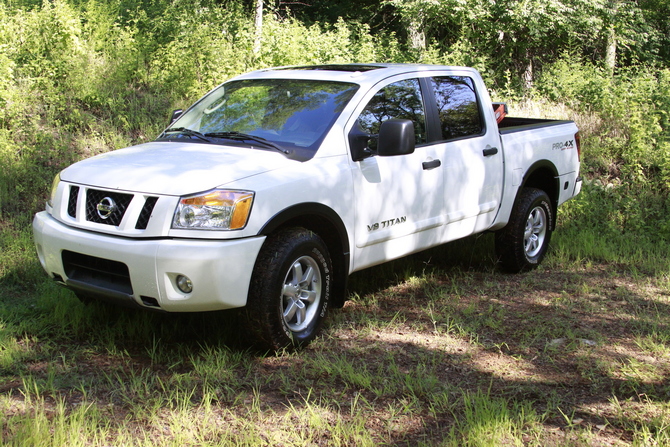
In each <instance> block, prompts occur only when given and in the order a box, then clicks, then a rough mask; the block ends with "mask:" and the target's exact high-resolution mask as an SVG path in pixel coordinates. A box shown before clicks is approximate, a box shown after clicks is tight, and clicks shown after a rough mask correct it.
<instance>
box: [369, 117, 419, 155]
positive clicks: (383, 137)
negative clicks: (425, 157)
mask: <svg viewBox="0 0 670 447" xmlns="http://www.w3.org/2000/svg"><path fill="white" fill-rule="evenodd" d="M414 147H415V137H414V123H413V122H412V121H411V120H403V119H397V118H391V119H389V120H386V121H384V122H383V123H382V125H381V127H380V128H379V140H378V143H377V155H379V156H382V157H391V156H393V155H406V154H411V153H413V152H414Z"/></svg>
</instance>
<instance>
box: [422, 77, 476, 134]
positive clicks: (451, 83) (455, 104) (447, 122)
mask: <svg viewBox="0 0 670 447" xmlns="http://www.w3.org/2000/svg"><path fill="white" fill-rule="evenodd" d="M431 82H432V85H433V91H434V92H435V100H436V102H437V110H438V113H439V115H440V127H441V130H442V139H443V140H453V139H456V138H464V137H469V136H474V135H481V134H482V133H483V130H484V127H483V125H482V122H483V121H482V118H481V115H480V113H479V104H478V103H477V94H476V93H475V83H474V81H473V80H472V79H471V78H469V77H467V76H444V77H436V78H432V79H431Z"/></svg>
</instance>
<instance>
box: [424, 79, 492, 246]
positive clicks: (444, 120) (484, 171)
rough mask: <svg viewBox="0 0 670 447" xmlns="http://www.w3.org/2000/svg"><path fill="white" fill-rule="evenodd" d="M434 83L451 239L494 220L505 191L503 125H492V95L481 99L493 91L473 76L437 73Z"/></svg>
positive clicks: (448, 232)
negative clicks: (486, 91) (502, 146)
mask: <svg viewBox="0 0 670 447" xmlns="http://www.w3.org/2000/svg"><path fill="white" fill-rule="evenodd" d="M479 85H480V86H481V87H482V88H483V85H482V84H481V82H480V83H479ZM430 89H431V95H430V97H431V98H435V103H436V108H437V119H439V128H440V132H439V135H438V137H437V138H438V139H439V140H440V141H439V142H437V143H436V144H435V150H436V151H438V152H439V153H440V154H441V159H442V166H443V169H444V207H445V213H446V216H445V217H446V224H447V226H446V228H445V231H446V234H445V240H453V239H456V238H459V237H463V236H467V235H469V234H472V233H475V232H479V231H483V230H485V229H487V228H489V227H490V226H491V225H492V224H493V221H494V219H495V217H496V214H497V212H498V209H499V208H500V200H501V197H502V192H503V191H502V187H503V153H502V150H501V149H502V148H501V147H499V145H500V135H499V132H498V128H497V126H495V124H493V125H487V119H486V117H487V116H488V115H492V113H490V112H491V111H489V110H485V109H484V108H483V107H484V106H483V104H484V103H486V104H488V99H487V100H486V102H484V101H481V100H480V97H481V96H482V94H485V95H486V98H488V94H486V93H485V92H478V91H477V82H476V81H475V79H474V78H473V77H472V76H468V75H467V74H463V75H460V74H459V75H449V76H435V77H432V78H430ZM489 118H490V120H488V123H492V116H491V117H489Z"/></svg>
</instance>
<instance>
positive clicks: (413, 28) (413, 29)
mask: <svg viewBox="0 0 670 447" xmlns="http://www.w3.org/2000/svg"><path fill="white" fill-rule="evenodd" d="M423 28H424V27H423V20H421V18H418V17H417V18H413V19H411V21H410V22H409V24H408V29H407V32H408V34H409V41H410V45H411V46H412V49H413V50H421V51H422V50H425V49H426V33H425V32H424V31H423Z"/></svg>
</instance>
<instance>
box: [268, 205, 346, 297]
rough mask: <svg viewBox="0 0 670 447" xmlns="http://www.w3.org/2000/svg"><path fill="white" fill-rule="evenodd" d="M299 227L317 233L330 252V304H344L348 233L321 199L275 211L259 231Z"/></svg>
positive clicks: (337, 216) (270, 232) (273, 231)
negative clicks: (331, 271)
mask: <svg viewBox="0 0 670 447" xmlns="http://www.w3.org/2000/svg"><path fill="white" fill-rule="evenodd" d="M289 227H302V228H305V229H307V230H310V231H313V232H314V233H316V234H318V235H319V237H320V238H321V239H322V240H323V242H324V243H325V244H326V247H327V248H328V251H329V253H330V257H331V261H332V263H333V269H334V270H335V272H334V274H335V275H334V276H335V281H334V283H333V296H332V300H331V307H335V308H339V307H342V306H343V305H344V301H345V298H346V290H347V283H348V278H349V265H350V262H351V260H350V258H351V254H350V250H349V236H348V234H347V229H346V226H345V225H344V222H342V219H341V218H340V216H339V215H338V214H337V213H336V212H335V211H334V210H333V209H332V208H330V207H328V206H326V205H324V204H322V203H315V202H314V203H301V204H298V205H293V206H291V207H289V208H286V209H284V210H282V211H280V212H279V213H277V214H275V215H274V216H273V217H272V218H271V219H270V220H269V221H268V222H267V223H266V224H265V225H264V226H263V228H261V230H260V231H259V235H263V236H268V235H270V234H273V233H275V232H277V231H280V230H282V229H283V228H289Z"/></svg>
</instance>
